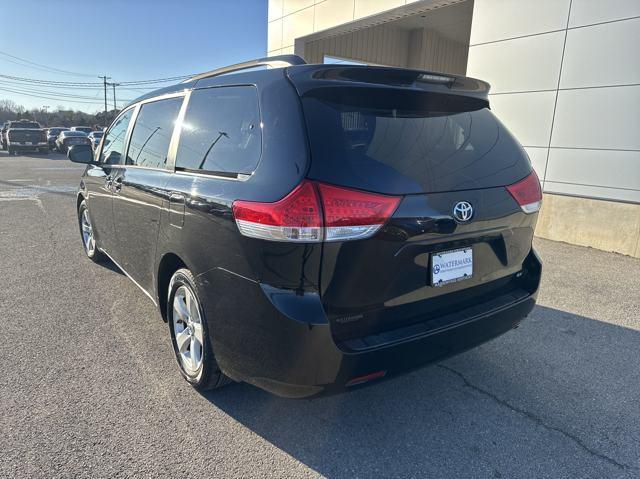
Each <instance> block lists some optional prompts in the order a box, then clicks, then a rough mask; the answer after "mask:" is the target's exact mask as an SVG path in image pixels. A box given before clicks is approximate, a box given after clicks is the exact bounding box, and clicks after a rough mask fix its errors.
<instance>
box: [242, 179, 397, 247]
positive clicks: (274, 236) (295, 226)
mask: <svg viewBox="0 0 640 479" xmlns="http://www.w3.org/2000/svg"><path fill="white" fill-rule="evenodd" d="M399 203H400V198H398V197H395V196H385V195H379V194H375V193H366V192H363V191H356V190H350V189H347V188H339V187H336V186H330V185H325V184H321V183H318V184H316V183H313V182H311V181H307V180H305V181H303V182H302V183H301V184H300V185H299V186H298V187H297V188H296V189H294V190H293V191H292V192H291V193H289V194H288V195H287V196H285V197H284V198H283V199H281V200H280V201H276V202H275V203H258V202H253V201H241V200H238V201H235V202H234V203H233V216H234V218H235V220H236V223H237V225H238V228H239V229H240V232H241V233H242V234H243V235H245V236H250V237H252V238H262V239H268V240H273V241H300V242H320V241H323V240H324V241H344V240H352V239H361V238H367V237H369V236H371V235H373V234H374V233H375V232H376V231H378V230H379V229H380V228H381V227H382V225H383V224H384V223H385V222H386V221H387V220H388V219H389V217H391V215H392V214H393V212H394V211H395V210H396V208H397V207H398V204H399Z"/></svg>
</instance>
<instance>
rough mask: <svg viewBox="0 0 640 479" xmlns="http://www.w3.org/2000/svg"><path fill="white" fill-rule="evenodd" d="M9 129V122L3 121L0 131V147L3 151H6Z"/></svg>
mask: <svg viewBox="0 0 640 479" xmlns="http://www.w3.org/2000/svg"><path fill="white" fill-rule="evenodd" d="M8 128H9V122H8V121H5V122H4V124H3V125H2V129H0V147H2V149H3V150H6V149H7V129H8Z"/></svg>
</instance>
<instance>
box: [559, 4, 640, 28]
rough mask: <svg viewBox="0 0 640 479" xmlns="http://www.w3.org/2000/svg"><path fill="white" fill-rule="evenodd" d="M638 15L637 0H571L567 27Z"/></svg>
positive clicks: (639, 8) (639, 9)
mask: <svg viewBox="0 0 640 479" xmlns="http://www.w3.org/2000/svg"><path fill="white" fill-rule="evenodd" d="M637 16H640V1H638V0H573V2H572V3H571V17H570V18H569V27H578V26H580V25H590V24H592V23H598V22H610V21H613V20H621V19H623V18H629V17H637Z"/></svg>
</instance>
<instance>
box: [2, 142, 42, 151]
mask: <svg viewBox="0 0 640 479" xmlns="http://www.w3.org/2000/svg"><path fill="white" fill-rule="evenodd" d="M9 147H10V148H11V149H12V150H14V151H31V150H41V149H44V148H49V143H48V142H46V141H43V142H40V143H35V144H33V145H25V144H22V143H14V142H9Z"/></svg>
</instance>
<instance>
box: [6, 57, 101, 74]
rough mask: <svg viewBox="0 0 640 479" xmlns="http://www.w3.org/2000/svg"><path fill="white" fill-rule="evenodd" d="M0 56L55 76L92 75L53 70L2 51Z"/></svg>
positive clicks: (58, 69) (53, 68)
mask: <svg viewBox="0 0 640 479" xmlns="http://www.w3.org/2000/svg"><path fill="white" fill-rule="evenodd" d="M0 55H4V56H6V57H9V58H13V59H15V60H19V61H21V62H24V63H25V65H23V66H26V67H29V68H36V69H37V70H43V69H45V71H46V70H49V71H50V72H51V73H57V74H60V75H73V76H83V77H93V75H89V74H87V73H78V72H72V71H69V70H62V69H61V68H55V67H50V66H48V65H43V64H42V63H36V62H32V61H31V60H27V59H25V58H21V57H18V56H16V55H11V54H10V53H7V52H3V51H0ZM5 60H6V59H5ZM7 61H10V62H11V63H16V62H15V61H11V60H7Z"/></svg>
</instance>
